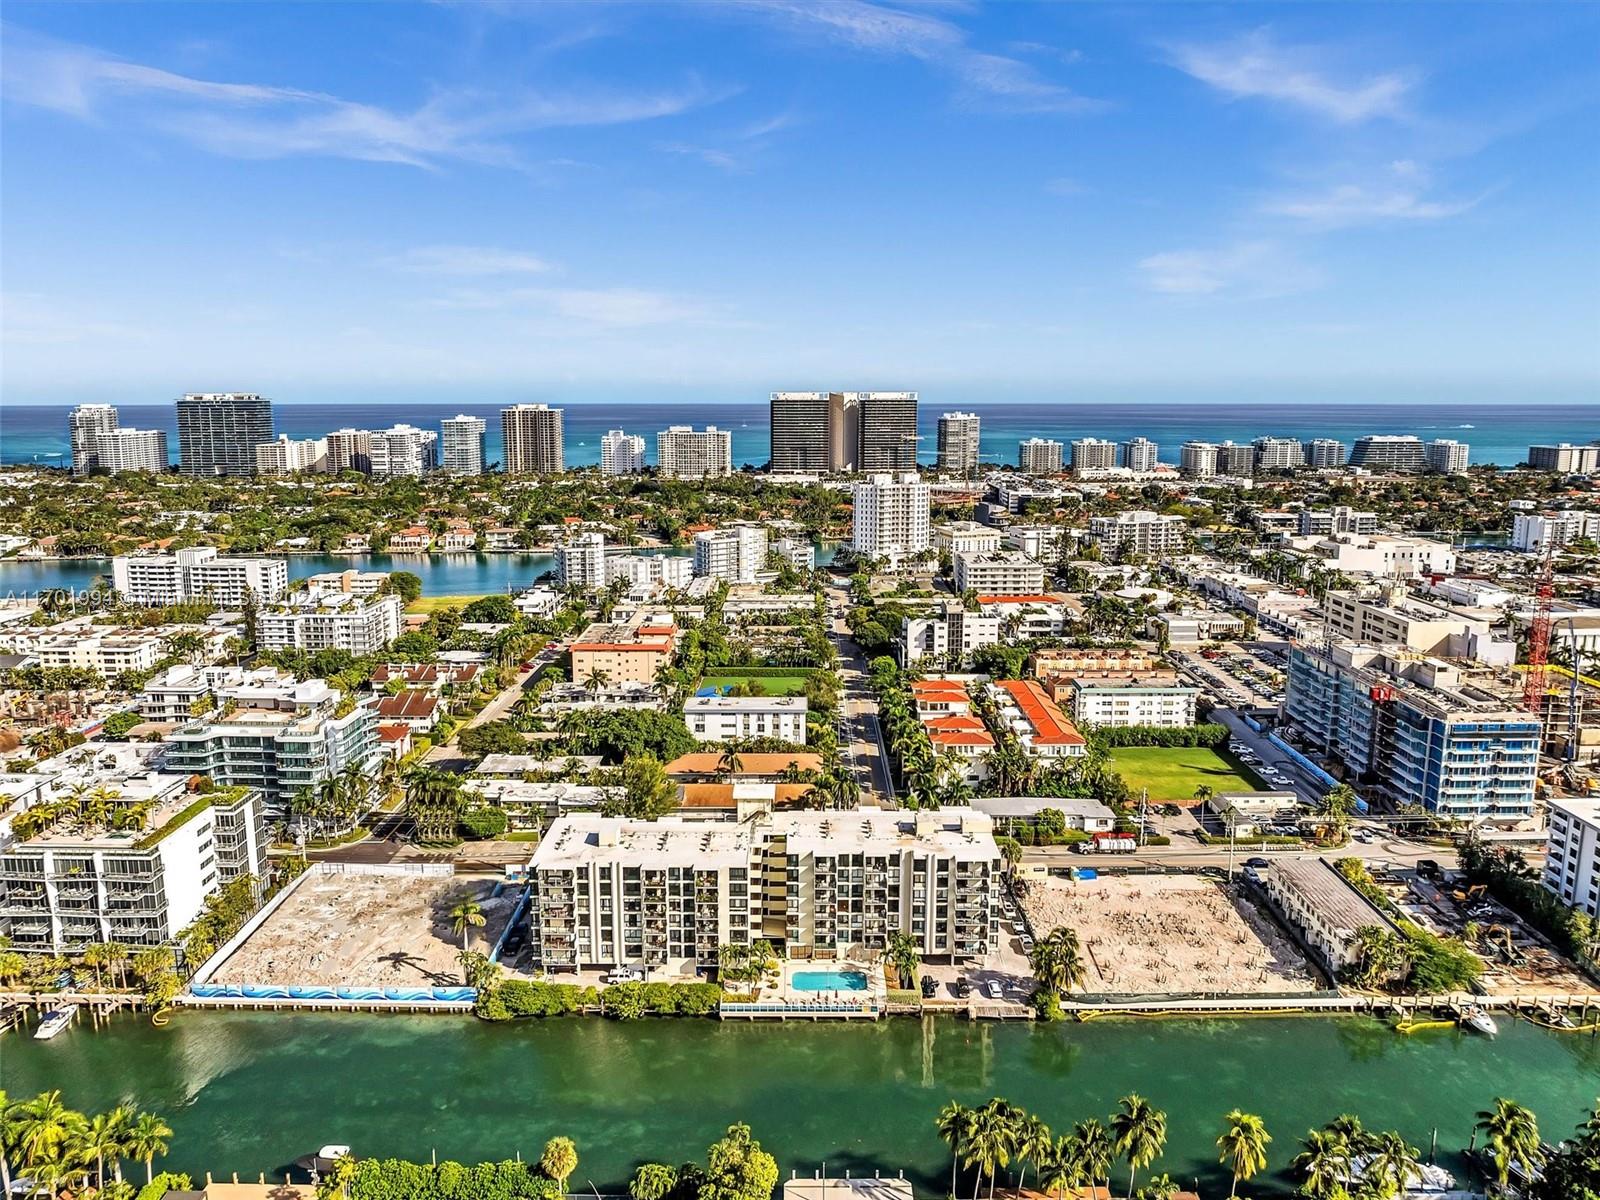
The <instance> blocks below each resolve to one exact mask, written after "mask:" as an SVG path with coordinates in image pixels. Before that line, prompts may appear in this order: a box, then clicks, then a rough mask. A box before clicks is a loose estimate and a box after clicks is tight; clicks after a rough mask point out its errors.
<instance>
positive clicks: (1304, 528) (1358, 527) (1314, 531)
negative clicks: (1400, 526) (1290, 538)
mask: <svg viewBox="0 0 1600 1200" xmlns="http://www.w3.org/2000/svg"><path fill="white" fill-rule="evenodd" d="M1299 532H1300V536H1301V537H1313V536H1314V537H1327V536H1329V535H1330V534H1335V533H1354V534H1360V535H1362V536H1363V537H1365V536H1367V535H1369V534H1374V533H1377V532H1378V514H1377V513H1371V512H1357V511H1356V510H1355V509H1353V508H1351V507H1350V506H1349V505H1345V504H1340V505H1335V506H1334V507H1333V508H1322V509H1317V508H1303V509H1301V510H1300V523H1299Z"/></svg>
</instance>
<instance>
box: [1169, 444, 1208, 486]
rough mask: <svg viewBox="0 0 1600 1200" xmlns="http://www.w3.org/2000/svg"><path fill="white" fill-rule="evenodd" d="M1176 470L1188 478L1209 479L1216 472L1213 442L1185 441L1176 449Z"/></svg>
mask: <svg viewBox="0 0 1600 1200" xmlns="http://www.w3.org/2000/svg"><path fill="white" fill-rule="evenodd" d="M1178 470H1179V471H1181V472H1183V474H1184V475H1185V476H1186V477H1187V478H1189V479H1210V478H1211V477H1212V476H1213V475H1215V474H1216V473H1217V446H1216V443H1215V442H1185V443H1184V444H1183V446H1182V448H1181V449H1179V451H1178Z"/></svg>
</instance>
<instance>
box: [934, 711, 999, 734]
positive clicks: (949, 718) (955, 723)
mask: <svg viewBox="0 0 1600 1200" xmlns="http://www.w3.org/2000/svg"><path fill="white" fill-rule="evenodd" d="M922 723H923V725H925V726H927V728H928V730H929V731H930V732H931V731H933V730H936V729H937V730H941V731H943V732H945V733H956V732H967V733H987V732H988V729H989V727H988V726H987V725H985V724H984V723H983V719H982V718H981V717H973V716H968V715H966V714H963V713H946V714H945V715H944V716H940V717H929V718H928V719H927V720H925V721H923V722H922Z"/></svg>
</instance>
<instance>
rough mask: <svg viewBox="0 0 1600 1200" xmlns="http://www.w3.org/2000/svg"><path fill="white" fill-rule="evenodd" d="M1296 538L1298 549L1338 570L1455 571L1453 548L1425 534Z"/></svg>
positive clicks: (1401, 573) (1388, 574)
mask: <svg viewBox="0 0 1600 1200" xmlns="http://www.w3.org/2000/svg"><path fill="white" fill-rule="evenodd" d="M1307 541H1309V539H1304V538H1297V539H1295V540H1294V542H1293V543H1292V544H1293V545H1294V546H1295V547H1296V548H1297V549H1299V550H1301V551H1304V552H1308V553H1310V554H1312V555H1313V556H1315V557H1316V558H1320V559H1322V560H1323V561H1324V562H1325V563H1327V564H1328V565H1329V566H1330V567H1332V568H1333V569H1335V570H1338V571H1344V572H1345V573H1347V574H1352V573H1354V572H1357V571H1361V572H1365V573H1366V574H1368V575H1373V576H1386V577H1390V578H1400V577H1407V578H1409V577H1411V576H1415V575H1454V574H1455V572H1456V552H1455V550H1454V549H1452V548H1451V547H1450V546H1447V545H1445V543H1443V542H1435V541H1432V540H1430V539H1428V538H1418V537H1388V536H1386V535H1384V534H1371V535H1368V536H1365V537H1363V536H1358V535H1356V534H1335V535H1333V536H1332V537H1326V538H1322V539H1320V540H1317V541H1310V544H1309V545H1307V544H1306V542H1307Z"/></svg>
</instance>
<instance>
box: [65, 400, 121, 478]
mask: <svg viewBox="0 0 1600 1200" xmlns="http://www.w3.org/2000/svg"><path fill="white" fill-rule="evenodd" d="M116 427H117V410H116V409H115V408H114V407H112V406H111V405H109V404H80V405H78V407H77V408H75V409H73V410H72V413H71V415H70V416H69V417H68V418H67V429H68V431H69V432H70V434H71V436H72V473H73V474H74V475H87V474H88V473H89V472H90V471H92V470H93V469H94V468H95V467H97V466H99V465H100V462H99V459H98V458H97V457H96V455H95V445H96V442H97V440H98V439H99V437H100V435H101V434H102V433H109V432H110V431H111V430H113V429H115V428H116Z"/></svg>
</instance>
